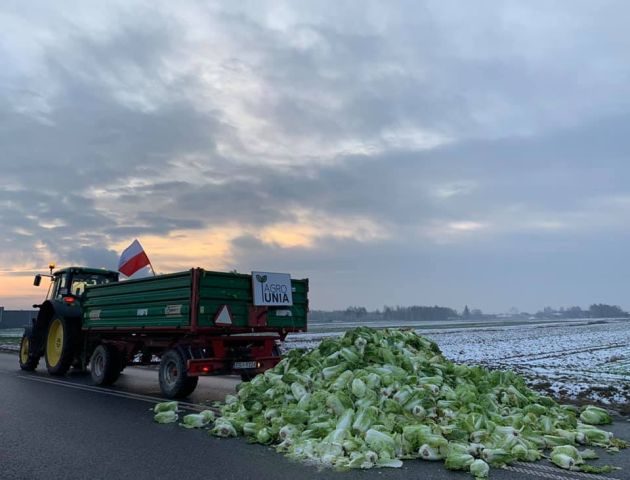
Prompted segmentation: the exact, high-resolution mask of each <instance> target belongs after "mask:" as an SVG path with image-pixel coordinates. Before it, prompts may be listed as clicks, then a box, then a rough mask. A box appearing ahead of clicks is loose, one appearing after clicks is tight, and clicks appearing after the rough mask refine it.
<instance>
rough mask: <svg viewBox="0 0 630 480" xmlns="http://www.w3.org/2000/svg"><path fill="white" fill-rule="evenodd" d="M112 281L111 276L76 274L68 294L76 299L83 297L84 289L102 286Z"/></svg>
mask: <svg viewBox="0 0 630 480" xmlns="http://www.w3.org/2000/svg"><path fill="white" fill-rule="evenodd" d="M112 281H114V279H113V278H112V277H111V276H105V275H98V274H90V273H76V274H75V275H74V276H73V277H72V286H71V289H70V293H72V294H73V295H76V296H77V297H79V296H81V295H83V293H84V292H85V288H86V287H89V286H92V285H103V284H105V283H111V282H112Z"/></svg>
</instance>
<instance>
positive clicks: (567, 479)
mask: <svg viewBox="0 0 630 480" xmlns="http://www.w3.org/2000/svg"><path fill="white" fill-rule="evenodd" d="M512 465H519V466H518V467H515V466H512ZM512 465H508V466H506V467H504V469H505V470H510V471H512V472H518V473H525V474H527V475H531V476H533V477H539V478H549V479H553V480H578V479H583V478H588V479H598V480H620V479H618V478H613V477H605V476H603V475H601V474H599V475H593V474H592V473H584V472H573V471H568V470H560V469H559V468H557V467H550V466H547V465H539V464H534V463H525V462H514V463H513V464H512Z"/></svg>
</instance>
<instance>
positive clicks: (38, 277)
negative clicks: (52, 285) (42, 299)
mask: <svg viewBox="0 0 630 480" xmlns="http://www.w3.org/2000/svg"><path fill="white" fill-rule="evenodd" d="M40 283H42V276H41V275H40V274H39V273H38V274H37V275H35V280H33V285H35V286H36V287H39V284H40Z"/></svg>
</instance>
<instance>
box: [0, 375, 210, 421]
mask: <svg viewBox="0 0 630 480" xmlns="http://www.w3.org/2000/svg"><path fill="white" fill-rule="evenodd" d="M2 373H4V372H2ZM15 376H16V377H17V378H21V379H24V380H31V381H34V382H41V383H48V384H53V385H59V386H62V387H66V388H73V389H75V390H83V391H87V392H94V393H100V394H103V395H110V396H113V397H120V398H128V399H132V400H139V401H141V402H147V403H152V404H155V403H158V402H164V401H167V400H166V399H163V398H160V397H151V396H149V395H141V394H139V393H130V392H121V391H117V390H110V389H108V388H104V387H96V386H91V385H79V384H76V383H72V382H68V381H65V380H58V379H54V378H43V377H35V376H30V375H20V374H16V375H15ZM178 404H179V406H180V407H183V408H185V409H186V410H193V411H197V412H200V411H202V410H213V411H214V412H215V413H218V409H217V408H215V407H209V406H207V405H198V404H196V403H188V402H178Z"/></svg>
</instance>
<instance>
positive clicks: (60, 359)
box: [44, 317, 76, 375]
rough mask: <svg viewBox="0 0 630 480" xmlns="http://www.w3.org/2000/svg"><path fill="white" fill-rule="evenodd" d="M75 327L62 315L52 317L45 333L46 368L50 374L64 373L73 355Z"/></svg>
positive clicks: (70, 363)
mask: <svg viewBox="0 0 630 480" xmlns="http://www.w3.org/2000/svg"><path fill="white" fill-rule="evenodd" d="M75 338H76V334H75V329H74V328H73V327H72V325H71V324H70V321H69V320H68V319H67V318H64V317H54V318H53V319H52V320H51V321H50V325H49V326H48V334H47V335H46V353H45V355H44V357H45V358H46V368H47V369H48V373H50V374H51V375H65V374H66V373H67V372H68V369H69V368H70V366H71V365H72V360H73V356H74V352H73V346H74V343H75Z"/></svg>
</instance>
